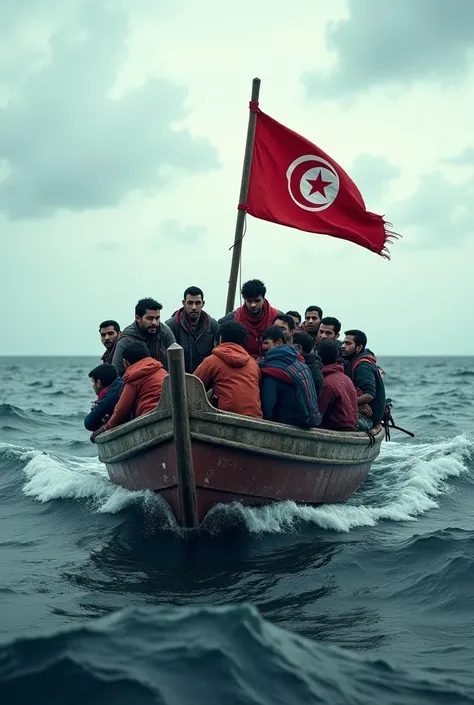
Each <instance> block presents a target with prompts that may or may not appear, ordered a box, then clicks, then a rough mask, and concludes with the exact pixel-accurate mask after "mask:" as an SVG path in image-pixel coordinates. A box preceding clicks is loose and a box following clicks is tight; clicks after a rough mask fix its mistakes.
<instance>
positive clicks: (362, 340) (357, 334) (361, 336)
mask: <svg viewBox="0 0 474 705" xmlns="http://www.w3.org/2000/svg"><path fill="white" fill-rule="evenodd" d="M344 335H351V336H352V337H353V338H354V343H355V344H356V346H359V345H362V347H363V348H365V346H366V345H367V336H366V334H365V333H363V332H362V331H361V330H357V328H354V329H353V330H346V331H344Z"/></svg>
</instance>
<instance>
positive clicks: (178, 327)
mask: <svg viewBox="0 0 474 705" xmlns="http://www.w3.org/2000/svg"><path fill="white" fill-rule="evenodd" d="M205 303H206V302H205V301H204V294H203V291H202V289H200V288H199V287H198V286H189V287H188V288H187V289H186V291H185V292H184V294H183V301H182V304H183V306H182V308H180V309H179V311H176V313H175V314H173V317H172V318H169V319H168V320H167V321H166V325H167V326H168V327H169V328H170V330H171V331H172V333H173V335H174V337H175V340H176V342H177V343H178V345H181V347H182V348H183V350H184V367H185V370H186V372H189V373H190V374H192V373H193V372H194V370H195V369H196V367H198V365H200V364H201V362H202V361H203V360H204V359H205V358H206V357H208V356H209V355H210V354H211V352H212V349H213V348H214V341H215V339H216V333H217V321H216V320H215V319H214V318H211V317H210V316H208V315H207V313H205V311H203V307H204V304H205Z"/></svg>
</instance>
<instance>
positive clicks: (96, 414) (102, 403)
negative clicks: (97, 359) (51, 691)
mask: <svg viewBox="0 0 474 705" xmlns="http://www.w3.org/2000/svg"><path fill="white" fill-rule="evenodd" d="M89 377H90V378H91V380H92V388H93V389H94V392H95V393H96V394H97V399H96V400H95V402H94V403H93V404H92V407H91V410H90V412H89V413H88V414H87V416H86V418H85V419H84V426H85V427H86V429H87V430H88V431H97V429H99V428H100V427H101V426H102V425H103V424H104V423H105V422H106V421H108V419H109V418H110V416H112V414H113V413H114V409H115V405H116V404H117V402H118V400H119V398H120V394H121V393H122V379H121V378H120V377H119V376H118V374H117V370H116V369H115V367H114V366H113V365H111V364H110V363H107V362H104V363H103V364H102V365H98V366H97V367H94V369H93V370H91V371H90V372H89Z"/></svg>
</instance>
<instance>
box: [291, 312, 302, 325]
mask: <svg viewBox="0 0 474 705" xmlns="http://www.w3.org/2000/svg"><path fill="white" fill-rule="evenodd" d="M290 315H291V314H290ZM291 317H292V319H293V320H294V322H295V326H296V327H297V328H298V327H299V326H300V325H301V318H298V316H291Z"/></svg>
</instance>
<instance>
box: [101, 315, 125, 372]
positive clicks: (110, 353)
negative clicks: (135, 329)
mask: <svg viewBox="0 0 474 705" xmlns="http://www.w3.org/2000/svg"><path fill="white" fill-rule="evenodd" d="M99 334H100V339H101V341H102V345H103V346H104V348H105V353H104V354H103V355H102V357H101V360H102V362H112V360H113V357H114V350H115V344H116V342H117V340H118V339H119V338H120V335H121V332H120V326H119V324H118V323H117V321H114V320H113V319H112V318H111V319H109V320H107V321H102V323H101V324H100V326H99Z"/></svg>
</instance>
